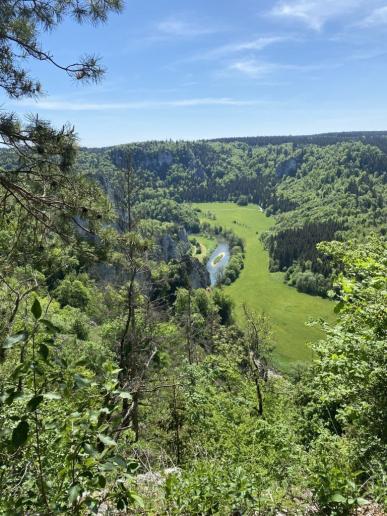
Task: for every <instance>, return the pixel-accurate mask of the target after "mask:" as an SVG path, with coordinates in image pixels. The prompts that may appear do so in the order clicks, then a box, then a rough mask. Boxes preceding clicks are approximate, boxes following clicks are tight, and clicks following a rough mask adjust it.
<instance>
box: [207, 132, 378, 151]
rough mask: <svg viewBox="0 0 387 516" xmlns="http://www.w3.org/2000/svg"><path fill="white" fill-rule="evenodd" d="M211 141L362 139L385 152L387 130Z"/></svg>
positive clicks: (275, 142) (270, 142) (255, 142)
mask: <svg viewBox="0 0 387 516" xmlns="http://www.w3.org/2000/svg"><path fill="white" fill-rule="evenodd" d="M211 141H217V142H224V143H231V142H244V143H247V144H249V145H258V146H264V145H280V144H282V143H294V144H296V145H307V144H314V145H334V144H336V143H343V142H354V141H361V142H363V143H368V144H370V145H376V146H377V147H379V148H380V149H381V150H383V151H384V152H386V151H387V131H352V132H340V133H320V134H312V135H297V136H292V135H288V136H245V137H231V138H215V139H214V140H211Z"/></svg>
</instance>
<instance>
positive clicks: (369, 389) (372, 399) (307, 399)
mask: <svg viewBox="0 0 387 516" xmlns="http://www.w3.org/2000/svg"><path fill="white" fill-rule="evenodd" d="M320 249H321V251H322V252H324V253H327V254H329V256H330V257H331V259H332V260H333V261H334V263H335V264H337V265H340V264H341V266H342V268H343V269H344V270H343V273H342V274H341V275H340V276H339V277H338V284H337V285H336V289H337V292H338V293H337V295H336V297H337V299H338V304H337V307H336V312H337V313H338V315H339V322H338V324H337V325H336V326H334V327H329V326H326V327H325V331H326V334H327V337H326V339H325V340H323V341H321V342H319V343H318V344H315V345H314V353H315V361H314V363H313V366H312V367H311V369H310V371H309V372H308V373H307V374H306V378H305V380H304V382H303V384H302V391H301V403H302V406H303V407H304V408H303V412H304V419H305V431H306V435H307V436H308V438H309V439H311V440H314V439H317V440H318V439H321V438H319V437H318V436H319V435H320V434H321V432H326V431H329V432H330V433H332V434H333V435H336V436H342V437H343V438H345V439H347V440H348V442H349V446H350V447H351V453H352V457H351V461H350V466H351V471H352V472H357V473H356V475H355V476H356V478H357V477H358V480H359V481H360V482H364V485H365V486H366V488H367V489H368V490H369V491H371V492H372V490H373V489H375V490H376V491H378V492H379V493H380V494H379V496H380V497H381V500H383V497H385V496H386V492H385V486H384V488H382V485H381V484H380V477H379V480H377V477H378V475H379V473H378V474H375V472H380V471H384V470H385V468H386V463H385V460H384V459H383V457H386V456H387V434H386V428H387V419H386V414H387V405H386V396H385V393H386V390H387V384H386V378H387V375H386V363H385V357H386V352H387V347H386V338H385V337H386V328H387V311H386V306H387V304H386V291H387V289H386V278H387V252H386V245H385V243H384V242H383V241H382V240H381V239H379V238H377V237H370V238H369V239H368V241H367V242H366V243H364V244H363V245H359V244H357V243H354V242H349V243H346V244H341V243H338V242H333V243H330V244H322V245H321V246H320ZM332 295H333V296H335V294H334V292H332ZM324 429H325V430H324ZM323 442H324V443H325V442H326V441H325V440H324V441H323ZM348 462H349V460H348ZM341 474H342V475H343V478H346V479H347V480H351V482H352V481H353V477H354V474H352V477H351V476H349V475H348V474H347V473H341ZM375 484H376V485H375ZM351 485H352V484H351ZM357 485H358V483H357ZM356 489H358V488H357V487H356ZM383 489H384V494H382V492H383ZM340 494H341V495H343V496H344V497H346V499H347V502H346V503H347V505H348V504H349V502H348V500H349V498H350V499H354V498H356V496H357V495H356V496H355V494H356V493H355V494H350V493H340ZM324 496H325V495H324ZM348 497H349V498H348ZM343 503H344V502H343ZM353 503H354V502H353Z"/></svg>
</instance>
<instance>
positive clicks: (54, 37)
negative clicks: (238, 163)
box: [0, 0, 387, 146]
mask: <svg viewBox="0 0 387 516" xmlns="http://www.w3.org/2000/svg"><path fill="white" fill-rule="evenodd" d="M386 34H387V0H384V1H381V0H279V1H276V0H273V1H264V0H232V1H231V0H185V1H184V2H182V1H181V0H180V1H177V0H168V1H167V0H148V1H144V0H141V1H140V0H127V1H126V6H125V10H124V12H123V13H122V14H120V15H114V16H111V17H110V19H109V21H108V23H107V24H106V25H99V26H97V27H91V26H87V25H81V26H79V25H76V24H75V23H73V22H71V21H66V22H65V23H64V24H63V25H62V26H61V27H60V28H59V29H58V30H56V31H55V32H53V33H51V34H49V35H45V36H44V38H43V42H44V46H45V48H47V49H49V50H50V51H51V52H52V53H53V54H54V55H55V57H56V59H57V61H59V62H61V63H66V64H69V63H71V62H74V60H75V59H76V58H77V57H79V55H83V54H86V53H96V54H98V55H99V56H101V58H102V60H103V63H104V65H105V66H106V68H107V73H106V76H105V78H104V80H103V81H102V82H101V83H100V84H97V85H86V86H85V85H80V84H75V83H74V82H73V81H71V80H70V79H68V78H67V77H66V76H64V75H63V73H61V72H59V71H56V70H53V69H52V68H51V67H49V66H48V65H46V64H43V63H38V64H36V63H29V68H30V70H31V72H32V73H33V74H34V75H35V76H37V77H39V78H40V79H41V81H42V83H43V86H44V90H45V95H44V96H43V97H42V98H40V99H39V100H38V101H34V100H30V99H28V100H26V99H24V100H23V101H18V102H16V101H12V102H11V101H10V100H9V99H6V98H5V97H4V96H3V97H0V103H1V104H2V106H3V108H7V109H8V108H9V107H10V108H11V109H12V110H14V111H15V112H17V113H20V114H27V113H35V112H38V113H40V115H41V116H42V117H44V118H47V119H50V120H52V121H53V122H54V123H55V124H56V125H61V124H63V123H65V122H70V123H72V124H74V125H75V127H76V130H77V132H78V134H79V136H80V141H81V143H82V144H83V145H88V146H103V145H113V144H118V143H126V142H131V141H142V140H148V139H169V138H172V139H196V138H214V137H221V136H252V135H272V134H307V133H317V132H325V131H348V130H384V129H387V99H386V91H387V67H386V62H387V38H386Z"/></svg>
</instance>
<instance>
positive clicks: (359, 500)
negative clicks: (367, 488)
mask: <svg viewBox="0 0 387 516" xmlns="http://www.w3.org/2000/svg"><path fill="white" fill-rule="evenodd" d="M356 503H357V505H368V504H369V503H370V501H369V500H366V499H365V498H356Z"/></svg>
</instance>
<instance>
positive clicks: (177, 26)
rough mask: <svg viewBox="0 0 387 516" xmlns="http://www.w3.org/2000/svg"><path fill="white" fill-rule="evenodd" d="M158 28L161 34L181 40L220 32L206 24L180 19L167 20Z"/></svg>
mask: <svg viewBox="0 0 387 516" xmlns="http://www.w3.org/2000/svg"><path fill="white" fill-rule="evenodd" d="M156 28H157V31H158V32H159V33H161V34H163V35H165V36H174V37H179V38H192V37H196V36H204V35H206V34H214V33H215V32H218V29H216V28H214V27H209V26H205V25H204V24H203V25H201V24H200V25H199V24H194V23H192V22H188V21H186V20H184V19H180V18H167V19H166V20H163V21H161V22H159V23H158V24H157V26H156Z"/></svg>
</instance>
